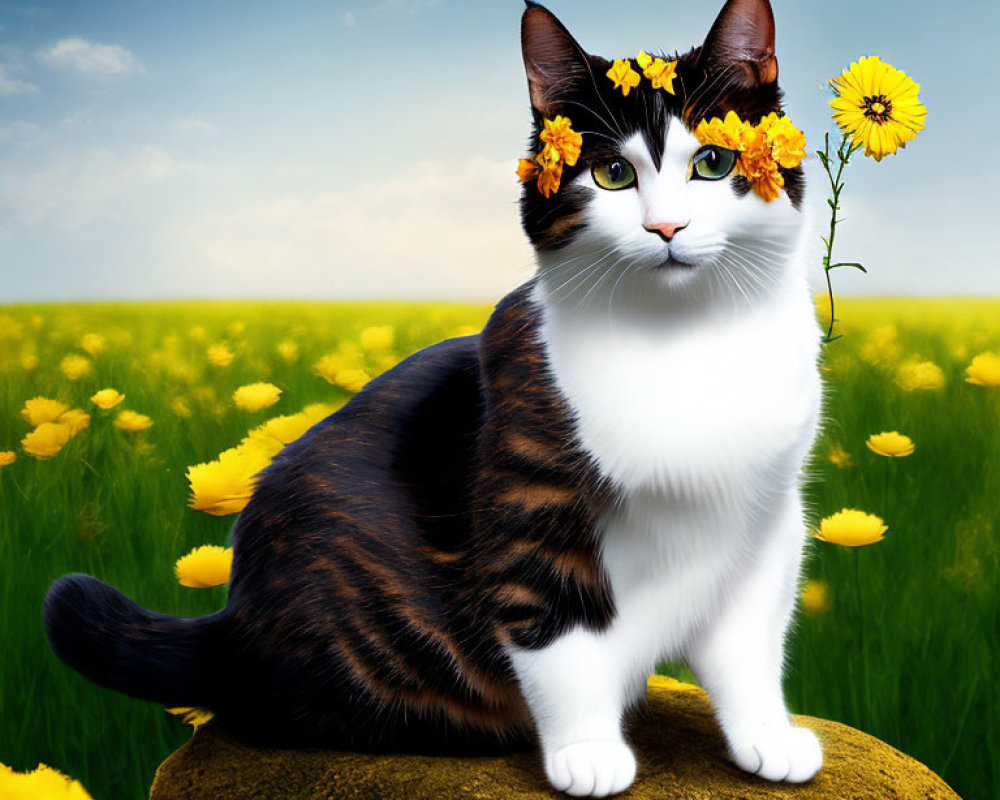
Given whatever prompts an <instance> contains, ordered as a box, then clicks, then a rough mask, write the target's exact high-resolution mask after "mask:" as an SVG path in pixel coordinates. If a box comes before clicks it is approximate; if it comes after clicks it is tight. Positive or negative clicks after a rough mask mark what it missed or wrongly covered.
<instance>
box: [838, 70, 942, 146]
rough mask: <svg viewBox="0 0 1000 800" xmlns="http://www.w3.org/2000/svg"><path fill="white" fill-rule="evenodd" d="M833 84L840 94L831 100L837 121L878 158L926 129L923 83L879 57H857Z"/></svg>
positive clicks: (856, 142)
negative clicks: (922, 94)
mask: <svg viewBox="0 0 1000 800" xmlns="http://www.w3.org/2000/svg"><path fill="white" fill-rule="evenodd" d="M830 86H831V87H832V88H833V90H834V91H835V92H836V93H837V96H836V97H835V98H833V100H831V101H830V107H831V108H833V111H834V113H833V118H834V120H836V122H837V124H838V125H839V126H840V129H841V130H842V131H843V132H844V133H848V134H850V135H851V137H852V139H853V143H854V144H855V145H864V147H865V155H866V156H871V157H872V158H874V159H875V160H876V161H881V160H882V159H883V158H884V157H885V156H887V155H890V154H892V153H895V152H896V150H898V149H899V148H901V147H904V148H905V147H906V143H907V142H909V141H911V140H912V139H915V138H917V132H918V131H922V130H923V129H924V121H925V119H926V117H927V109H926V108H924V106H923V104H921V102H920V100H919V98H918V94H919V92H920V84H918V83H916V82H915V81H914V80H913V79H912V78H910V77H909V76H908V75H907V74H906V73H905V72H903V71H902V70H899V69H896V68H895V67H894V66H892V65H891V64H886V63H885V62H884V61H882V60H881V59H880V58H879V57H878V56H866V57H865V58H860V59H858V60H857V61H855V62H854V63H853V64H851V65H850V66H849V67H848V68H847V69H845V70H844V71H843V73H841V74H840V75H838V76H837V77H836V78H833V79H832V80H831V81H830Z"/></svg>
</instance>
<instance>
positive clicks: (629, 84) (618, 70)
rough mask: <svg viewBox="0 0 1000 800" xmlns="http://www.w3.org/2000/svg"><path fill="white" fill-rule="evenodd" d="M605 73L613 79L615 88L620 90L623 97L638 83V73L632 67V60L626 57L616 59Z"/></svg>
mask: <svg viewBox="0 0 1000 800" xmlns="http://www.w3.org/2000/svg"><path fill="white" fill-rule="evenodd" d="M606 75H607V76H608V77H609V78H611V80H612V81H614V84H615V88H616V89H621V90H622V94H623V95H624V96H625V97H628V93H629V92H630V91H632V90H633V89H634V88H635V87H636V86H638V85H639V80H640V78H639V73H638V72H636V71H635V70H634V69H632V62H631V61H630V60H629V59H627V58H625V59H616V60H615V61H614V63H613V64H612V65H611V69H609V70H608V71H607V73H606Z"/></svg>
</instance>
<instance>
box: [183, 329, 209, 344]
mask: <svg viewBox="0 0 1000 800" xmlns="http://www.w3.org/2000/svg"><path fill="white" fill-rule="evenodd" d="M188 336H189V337H190V338H192V339H194V340H195V341H196V342H203V341H205V339H207V338H208V331H206V330H205V326H204V325H193V326H192V327H191V329H190V330H189V331H188Z"/></svg>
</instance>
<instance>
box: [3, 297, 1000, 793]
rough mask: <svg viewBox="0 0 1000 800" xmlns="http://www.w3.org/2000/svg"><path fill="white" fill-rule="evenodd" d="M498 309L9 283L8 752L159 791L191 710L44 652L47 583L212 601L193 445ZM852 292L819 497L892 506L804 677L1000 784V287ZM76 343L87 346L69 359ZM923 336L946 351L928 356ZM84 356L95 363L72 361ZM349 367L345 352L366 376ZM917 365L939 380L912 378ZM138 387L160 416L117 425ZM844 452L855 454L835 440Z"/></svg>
mask: <svg viewBox="0 0 1000 800" xmlns="http://www.w3.org/2000/svg"><path fill="white" fill-rule="evenodd" d="M488 312H489V309H488V308H486V307H484V306H467V305H448V304H434V305H430V304H423V305H417V304H387V303H379V304H374V303H372V304H362V303H309V304H295V303H275V304H267V303H183V304H181V303H176V304H175V303H147V304H108V305H44V306H42V305H39V306H27V305H24V306H13V307H7V308H3V307H0V451H15V452H16V460H15V461H14V463H12V464H9V465H7V466H2V467H0V509H2V514H0V762H3V763H5V764H7V765H10V766H12V767H15V768H17V769H28V768H33V767H34V766H35V765H36V764H37V763H38V762H39V761H43V762H45V763H47V764H50V765H52V766H54V767H57V768H58V769H60V770H62V771H64V772H66V773H67V774H69V775H72V776H73V777H75V778H78V779H79V780H80V781H81V782H82V783H83V784H84V785H85V786H86V787H87V789H88V790H89V791H90V793H91V794H92V795H93V797H94V798H95V800H124V799H125V798H139V797H143V796H145V795H146V794H147V793H148V787H149V784H150V782H151V780H152V776H153V773H154V771H155V769H156V767H157V766H158V764H159V763H160V761H162V760H163V758H164V757H166V756H167V755H168V754H169V753H170V752H171V750H173V749H174V748H176V747H177V746H179V745H180V744H181V743H183V741H184V740H185V739H186V738H187V737H188V736H189V734H190V729H189V728H186V727H184V726H183V725H182V724H181V723H180V722H178V721H177V720H176V719H175V718H173V717H169V716H168V715H167V714H166V713H165V712H164V711H163V710H162V709H160V708H159V707H155V706H153V705H151V704H147V703H142V702H138V701H133V700H130V699H127V698H124V697H121V696H118V695H116V694H114V693H112V692H108V691H104V690H101V689H97V688H95V687H94V686H92V685H91V684H89V683H88V682H87V681H85V680H84V679H83V678H80V677H79V676H77V675H76V674H75V673H73V672H72V671H71V670H69V669H68V668H67V667H65V666H63V665H62V664H61V663H60V662H59V661H58V660H57V659H56V658H55V657H54V656H53V655H52V653H51V652H50V651H49V649H48V647H47V645H46V642H45V640H44V635H43V632H42V624H41V604H42V598H43V596H44V593H45V590H46V588H47V587H48V585H49V584H50V583H51V581H52V580H54V579H55V578H57V577H58V576H60V575H62V574H64V573H66V572H75V571H81V572H88V573H91V574H93V575H96V576H98V577H99V578H101V579H102V580H105V581H108V582H109V583H111V584H113V585H115V586H116V587H118V588H120V589H121V590H122V591H124V592H125V593H126V594H128V595H129V596H131V597H133V598H135V599H136V600H137V601H138V602H139V603H141V604H142V605H143V606H145V607H147V608H151V609H154V610H157V611H161V612H165V613H173V614H180V615H186V616H194V615H198V614H203V613H207V612H210V611H213V610H215V609H217V608H219V607H221V606H222V605H223V603H224V602H225V590H224V588H221V587H220V588H213V589H188V588H184V587H182V586H180V585H179V584H178V582H177V580H176V578H175V576H174V574H173V565H174V562H175V561H176V559H177V558H178V557H179V556H181V555H183V554H184V553H186V552H188V551H189V550H190V549H191V548H192V547H194V546H196V545H201V544H226V542H227V537H228V531H229V527H230V525H231V523H232V520H233V517H231V516H230V517H215V516H210V515H208V514H205V513H202V512H200V511H195V510H192V509H190V508H188V507H187V501H188V496H189V487H188V483H187V480H186V478H185V472H186V470H187V468H188V467H189V466H190V465H193V464H197V463H201V462H206V461H210V460H212V459H214V458H215V457H216V456H217V455H218V454H219V453H220V452H221V451H222V450H224V449H226V448H229V447H232V446H233V445H235V444H237V442H239V440H240V439H241V438H242V437H244V436H245V435H246V433H247V431H248V429H249V428H251V427H253V426H255V425H258V424H260V423H262V422H264V421H266V420H267V419H269V418H270V417H273V416H276V415H279V414H291V413H295V412H297V411H299V410H301V409H302V408H303V407H305V406H306V405H308V404H310V403H317V402H322V403H334V404H337V403H340V402H343V401H344V400H346V399H347V398H348V397H349V396H350V392H349V390H348V389H346V388H342V387H341V386H338V385H333V384H331V383H329V382H328V381H327V380H324V379H323V378H322V377H319V376H317V375H316V374H315V373H314V371H313V365H314V364H316V362H317V361H319V360H320V359H321V357H323V356H324V355H327V354H330V353H336V354H337V357H336V359H335V360H337V361H338V363H340V366H341V367H344V366H345V365H346V366H347V367H353V368H358V369H364V370H365V371H366V372H367V373H368V374H375V373H376V372H378V371H379V370H380V369H384V368H385V367H386V366H388V365H389V364H391V363H392V362H393V361H394V360H396V359H398V358H400V357H402V356H403V355H405V354H407V353H409V352H412V351H413V350H416V349H418V348H421V347H424V346H426V345H428V344H430V343H432V342H434V341H437V340H439V339H441V338H445V337H446V336H448V335H451V334H453V333H455V332H458V333H462V332H466V331H467V330H468V326H475V327H479V326H481V325H482V323H483V322H484V321H485V319H486V317H487V315H488ZM838 315H839V316H840V317H841V318H842V319H843V320H844V322H843V323H842V325H841V327H840V331H841V332H842V333H845V334H846V336H845V338H843V339H841V340H839V341H838V342H836V343H834V344H833V345H831V346H829V347H828V348H827V350H826V353H825V369H826V372H825V373H824V374H825V377H826V381H827V384H828V387H829V395H828V402H827V406H826V419H827V421H826V425H825V431H824V433H823V436H822V438H821V439H820V441H819V442H818V444H817V447H816V451H815V458H814V460H813V464H812V467H811V470H810V471H811V474H812V476H813V477H814V480H813V481H812V482H811V483H810V485H809V488H808V496H809V502H810V507H811V509H812V511H813V513H814V515H815V518H816V520H817V521H818V520H819V519H820V518H821V517H824V516H827V515H830V514H832V513H834V512H836V511H839V510H840V509H841V508H843V507H854V508H859V509H863V510H865V511H868V512H871V513H874V514H877V515H879V516H880V517H883V518H884V519H885V521H886V524H887V525H888V526H889V531H888V533H887V534H886V536H885V539H884V541H882V542H880V543H878V544H875V545H872V546H869V547H862V548H844V547H840V546H838V545H833V544H828V543H822V542H816V543H815V544H814V545H813V546H812V547H811V556H810V559H809V563H808V567H807V578H808V579H809V580H811V581H814V582H817V583H815V584H813V594H812V595H811V597H813V598H814V600H813V602H812V603H811V604H810V608H811V612H812V613H803V614H801V615H800V617H799V620H798V622H797V625H796V629H795V634H794V638H793V640H792V642H791V645H790V648H789V669H788V676H787V682H786V686H787V696H788V698H789V702H790V704H791V706H792V708H793V710H795V711H797V712H802V713H807V714H813V715H817V716H824V717H828V718H831V719H835V720H839V721H842V722H845V723H847V724H850V725H853V726H856V727H858V728H861V729H863V730H866V731H868V732H870V733H872V734H874V735H876V736H878V737H880V738H882V739H884V740H886V741H888V742H889V743H890V744H892V745H894V746H896V747H898V748H899V749H901V750H903V751H904V752H907V753H909V754H911V755H913V756H915V757H916V758H918V759H920V760H921V761H924V762H925V763H926V764H928V765H929V766H930V767H931V768H932V769H934V770H935V771H937V772H938V773H940V774H941V775H942V776H943V777H944V778H945V779H946V780H947V781H948V782H949V783H951V784H952V786H954V787H955V789H956V790H957V791H958V792H959V793H960V794H961V795H962V796H963V797H965V798H966V800H976V799H977V798H992V797H998V796H1000V709H998V700H1000V698H998V689H997V681H996V665H997V664H998V663H1000V640H998V623H1000V594H998V592H997V586H998V577H1000V569H998V566H1000V564H998V560H1000V556H998V553H1000V545H998V537H1000V510H998V505H997V504H998V499H1000V388H990V387H983V386H978V385H973V384H970V383H968V382H966V381H965V379H964V372H965V369H966V367H967V366H968V364H969V362H970V361H971V360H972V358H973V357H974V356H975V355H976V354H978V353H980V352H983V351H989V350H992V351H994V352H1000V301H934V300H927V301H911V300H907V301H902V300H899V301H895V300H878V301H874V300H864V301H862V300H854V301H840V304H839V305H838ZM373 325H378V326H383V325H387V326H391V327H392V330H393V332H394V337H393V339H394V340H393V342H392V344H391V346H389V347H386V341H385V339H386V336H385V332H382V334H380V335H378V336H374V337H369V338H368V339H367V340H366V341H368V342H369V347H368V348H365V347H363V346H361V345H360V344H359V341H360V337H361V333H362V331H363V330H364V329H366V328H368V327H369V326H373ZM88 334H97V335H98V337H97V338H95V337H93V336H91V337H89V338H85V337H87V335H88ZM378 339H383V341H382V342H381V343H379V344H378V345H377V346H373V345H371V344H370V343H371V342H372V341H376V340H378ZM220 343H225V344H227V345H228V348H229V350H230V352H231V353H232V356H233V358H232V360H231V363H229V364H228V365H227V366H214V365H213V364H212V363H211V361H210V359H209V357H208V355H207V353H208V349H209V348H210V347H211V346H213V345H217V344H220ZM279 343H284V344H283V345H282V347H281V350H280V352H279V348H278V344H279ZM81 345H85V346H84V347H81ZM293 345H294V346H293ZM88 349H89V350H90V351H92V352H87V350H88ZM74 354H75V355H77V356H79V357H82V358H83V359H85V362H84V361H77V362H76V363H74V361H73V360H72V359H71V360H70V361H69V362H66V361H64V359H65V357H66V356H67V355H74ZM918 354H919V357H920V359H923V360H930V361H932V362H934V364H936V365H937V366H938V367H939V368H940V374H938V373H937V372H935V371H934V370H933V369H930V368H928V367H914V366H913V364H914V363H915V361H914V359H915V357H916V356H917V355H918ZM222 360H224V359H222ZM74 369H76V370H77V371H81V370H82V371H83V374H80V375H78V376H77V377H76V378H75V379H71V378H70V377H68V375H67V374H66V373H67V372H68V373H70V374H73V373H74ZM348 371H349V370H348ZM343 372H344V370H341V374H339V375H337V374H332V375H331V377H332V378H333V380H334V381H335V382H336V381H338V380H339V381H340V383H343V384H346V385H353V384H354V383H355V382H356V381H357V380H358V376H357V374H352V375H344V374H343ZM256 381H270V382H272V383H274V384H276V385H277V386H279V387H280V388H281V389H282V390H283V393H282V395H281V398H280V401H279V402H278V403H277V404H276V405H275V406H273V407H271V408H269V409H267V410H264V411H260V412H256V413H250V412H247V411H243V410H240V409H238V408H236V406H235V405H234V404H233V402H232V399H231V395H232V392H233V391H234V390H235V389H236V388H237V387H239V386H241V385H243V384H248V383H252V382H256ZM908 381H909V382H910V383H911V384H912V383H918V384H919V383H921V382H923V383H924V384H925V385H931V386H934V385H938V384H941V385H940V388H931V389H921V388H914V387H913V386H912V385H910V386H906V388H904V387H903V386H901V385H900V384H901V383H902V384H904V385H905V384H907V382H908ZM105 387H114V388H115V389H118V390H120V391H121V392H124V394H125V396H126V397H125V401H124V402H123V403H122V404H121V405H120V406H118V407H116V408H114V409H112V410H110V411H101V410H99V409H97V408H96V407H95V406H94V404H92V403H91V402H90V400H89V399H88V398H90V396H91V395H92V394H94V392H95V391H97V390H98V389H103V388H105ZM907 389H910V390H909V391H908V390H907ZM734 390H738V387H734ZM39 395H43V396H46V397H50V398H55V399H58V400H61V401H63V402H65V403H67V404H69V405H71V406H72V407H79V408H82V409H84V410H85V411H86V412H88V413H89V414H90V415H91V420H90V425H89V427H88V428H87V429H86V430H83V431H81V432H80V433H79V435H77V436H76V437H75V438H73V439H72V440H71V441H69V442H68V443H67V444H66V445H65V446H64V447H63V448H62V450H61V451H60V452H59V453H58V454H56V455H55V456H54V457H52V458H50V459H48V460H37V459H35V458H33V457H32V456H30V455H28V454H27V453H25V452H24V451H23V449H22V447H21V444H20V443H21V440H22V439H23V438H24V437H25V435H26V434H27V433H28V432H29V431H30V430H31V428H30V426H29V424H28V423H27V422H26V421H25V420H24V419H22V417H21V415H20V413H19V411H20V410H21V409H22V408H23V406H24V403H25V401H26V400H28V399H29V398H33V397H36V396H39ZM121 409H130V410H133V411H136V412H139V413H142V414H146V415H148V416H149V417H150V418H151V419H152V421H153V423H154V424H153V426H152V427H151V428H149V429H148V430H145V431H141V432H128V431H123V430H119V429H118V428H116V427H115V426H114V424H113V422H114V420H115V418H116V415H117V414H118V413H119V412H120V411H121ZM891 430H898V431H900V432H902V433H904V434H907V435H909V436H910V437H912V439H913V441H914V442H915V444H916V450H915V452H914V453H913V454H912V455H910V456H907V457H905V458H898V459H888V458H885V457H882V456H878V455H876V454H874V453H873V452H871V451H870V450H868V449H867V447H866V446H865V441H866V439H867V437H868V436H869V435H870V434H873V433H878V432H880V431H891ZM835 448H837V449H836V450H835ZM831 452H843V453H846V454H847V457H848V460H849V462H850V463H845V460H844V459H843V458H838V460H839V461H840V462H841V465H840V466H838V465H836V464H834V463H832V462H831V460H830V458H829V456H830V454H831ZM824 590H825V592H826V598H825V601H824V599H823V597H822V593H823V591H824ZM817 597H818V598H819V599H818V600H817V599H816V598H817ZM665 669H666V670H667V671H674V672H676V670H675V668H673V667H672V666H670V665H666V666H665Z"/></svg>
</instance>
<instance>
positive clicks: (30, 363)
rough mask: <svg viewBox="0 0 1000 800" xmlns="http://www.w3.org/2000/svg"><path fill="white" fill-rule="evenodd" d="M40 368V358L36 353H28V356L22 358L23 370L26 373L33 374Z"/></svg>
mask: <svg viewBox="0 0 1000 800" xmlns="http://www.w3.org/2000/svg"><path fill="white" fill-rule="evenodd" d="M37 367H38V356H36V355H35V354H34V353H28V354H27V355H24V356H21V369H23V370H24V371H25V372H31V371H32V370H34V369H36V368H37Z"/></svg>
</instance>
